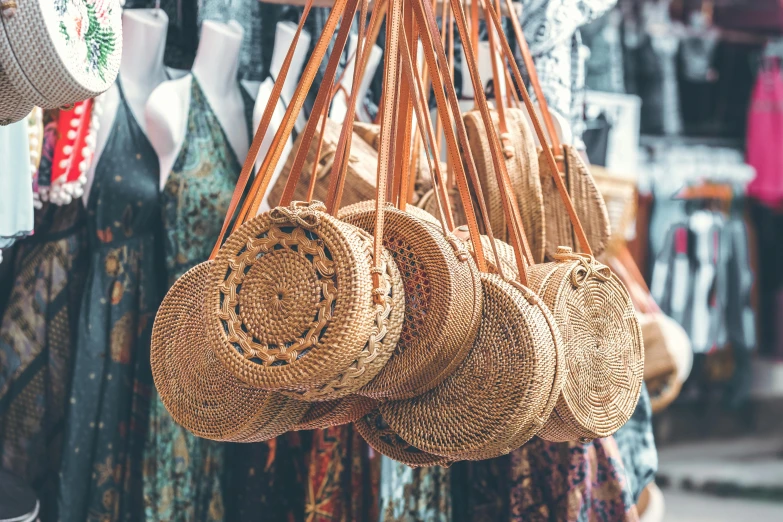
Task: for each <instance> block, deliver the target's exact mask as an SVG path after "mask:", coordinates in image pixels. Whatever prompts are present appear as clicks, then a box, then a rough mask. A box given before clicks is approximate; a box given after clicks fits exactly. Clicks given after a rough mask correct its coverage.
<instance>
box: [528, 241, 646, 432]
mask: <svg viewBox="0 0 783 522" xmlns="http://www.w3.org/2000/svg"><path fill="white" fill-rule="evenodd" d="M555 257H556V261H555V262H553V263H546V264H542V265H535V266H533V267H531V269H530V271H529V276H528V277H529V278H528V283H529V285H530V288H532V289H533V290H534V291H535V292H537V294H538V295H539V296H541V299H543V301H544V303H546V305H547V306H548V307H549V309H550V310H551V311H552V314H553V315H554V317H555V320H556V321H557V325H558V326H559V327H560V333H561V334H562V336H563V341H564V347H565V358H566V365H567V367H568V375H567V377H566V382H565V385H564V386H563V392H562V394H561V396H560V399H559V400H558V403H557V406H556V407H555V411H554V412H553V413H552V416H551V417H550V419H549V421H547V423H546V424H545V425H544V428H543V429H542V430H541V432H540V433H539V434H538V435H539V437H541V438H543V439H545V440H549V441H553V442H566V441H574V440H591V439H594V438H598V437H607V436H609V435H611V434H612V433H614V432H615V431H617V430H618V429H619V428H620V427H621V426H622V425H623V424H625V423H626V421H628V419H630V418H631V415H632V414H633V411H634V408H635V407H636V402H637V401H638V400H639V393H640V392H641V387H642V375H643V372H644V343H643V341H642V333H641V328H640V327H639V322H638V320H637V319H636V313H635V311H634V308H633V304H632V303H631V299H630V297H629V296H628V292H627V290H626V289H625V286H623V284H622V283H621V282H620V280H619V279H618V278H617V276H615V275H614V274H613V273H612V272H611V270H609V268H608V267H606V266H604V265H602V264H600V263H598V262H596V261H594V260H593V259H592V258H591V257H590V256H586V255H583V254H573V253H572V252H571V249H570V248H568V247H561V248H560V250H559V251H558V252H557V253H556V254H555Z"/></svg>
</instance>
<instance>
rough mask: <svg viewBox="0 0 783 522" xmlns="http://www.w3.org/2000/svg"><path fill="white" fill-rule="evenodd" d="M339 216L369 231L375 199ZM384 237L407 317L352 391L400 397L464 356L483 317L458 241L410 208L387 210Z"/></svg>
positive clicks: (477, 287) (431, 382) (474, 274)
mask: <svg viewBox="0 0 783 522" xmlns="http://www.w3.org/2000/svg"><path fill="white" fill-rule="evenodd" d="M339 217H340V218H341V219H343V220H345V221H346V222H348V223H351V224H354V225H356V226H358V227H359V228H361V229H363V230H367V231H372V230H373V227H374V224H375V203H374V202H372V201H367V202H365V203H358V204H355V205H351V206H349V207H346V208H344V209H343V210H342V211H340V213H339ZM383 243H384V246H385V247H386V248H387V249H388V250H389V251H390V252H391V254H392V256H393V257H394V260H395V262H396V263H397V267H398V268H399V270H400V273H401V275H402V280H403V285H404V288H405V320H404V323H403V327H402V334H401V335H400V341H399V343H398V344H397V349H396V350H395V353H394V355H393V356H392V358H391V359H390V360H389V362H388V363H387V364H386V366H385V367H384V368H383V369H382V370H381V372H380V373H379V374H378V376H377V377H376V378H375V379H373V380H372V381H371V382H370V383H369V384H368V385H367V386H365V387H364V388H362V390H360V391H359V392H358V393H360V394H362V395H366V396H368V397H372V398H375V399H379V400H381V399H402V398H408V397H414V396H416V395H419V394H421V393H423V392H424V391H426V390H429V389H431V388H432V387H434V386H436V385H437V384H438V383H439V382H441V381H442V380H443V379H445V378H446V376H447V375H449V374H450V373H451V372H452V371H453V370H454V368H456V367H457V366H458V365H459V364H460V363H461V362H462V360H463V359H464V358H465V356H466V355H467V353H468V351H469V350H470V347H471V345H472V344H473V339H474V338H475V336H476V331H477V329H478V324H479V322H480V319H481V302H482V299H481V283H480V279H479V275H478V270H477V268H476V265H475V263H474V262H473V259H472V258H471V257H470V255H469V253H468V251H467V249H466V248H465V247H464V245H463V244H462V242H461V241H459V240H458V239H457V238H456V237H454V236H450V237H445V236H444V235H443V232H442V230H441V229H440V228H439V227H438V226H436V225H434V224H433V223H432V222H429V221H424V220H422V219H420V218H417V217H415V216H414V215H413V214H411V213H407V212H402V211H401V210H398V209H395V208H394V207H392V206H388V207H387V208H386V209H385V211H384V240H383Z"/></svg>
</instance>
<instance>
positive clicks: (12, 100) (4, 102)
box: [0, 42, 34, 125]
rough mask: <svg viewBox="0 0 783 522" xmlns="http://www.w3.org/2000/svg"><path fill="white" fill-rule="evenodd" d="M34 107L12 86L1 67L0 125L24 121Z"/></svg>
mask: <svg viewBox="0 0 783 522" xmlns="http://www.w3.org/2000/svg"><path fill="white" fill-rule="evenodd" d="M0 46H2V43H1V42H0ZM2 52H3V51H0V53H2ZM33 107H34V105H33V104H32V103H30V102H28V101H26V100H25V99H24V98H23V97H22V95H21V94H19V92H18V91H17V90H16V88H15V87H14V86H13V85H12V84H11V82H10V80H9V79H8V76H6V74H5V72H4V71H3V67H2V65H0V125H10V124H11V123H16V122H17V121H20V120H22V119H24V118H25V117H27V115H28V114H30V112H31V111H32V110H33Z"/></svg>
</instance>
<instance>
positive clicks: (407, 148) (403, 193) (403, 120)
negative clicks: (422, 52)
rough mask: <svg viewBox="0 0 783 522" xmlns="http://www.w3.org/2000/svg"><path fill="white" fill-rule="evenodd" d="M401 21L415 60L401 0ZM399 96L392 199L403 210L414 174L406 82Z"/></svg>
mask: <svg viewBox="0 0 783 522" xmlns="http://www.w3.org/2000/svg"><path fill="white" fill-rule="evenodd" d="M402 23H403V26H404V28H405V32H404V33H401V35H400V36H401V37H402V36H404V35H406V34H407V38H408V39H407V43H408V48H409V49H410V48H411V46H413V49H412V51H411V54H412V58H413V60H414V63H415V60H416V51H417V48H418V46H417V45H415V43H414V42H415V37H414V34H413V11H412V10H411V7H410V6H409V5H406V4H405V2H403V12H402ZM399 85H400V86H399V95H398V96H399V97H398V99H399V100H400V103H398V104H397V113H398V114H397V128H396V131H395V132H396V134H395V136H396V138H397V144H396V149H395V164H397V165H399V166H398V167H397V168H395V171H394V172H395V174H396V175H397V176H398V183H397V190H396V198H394V199H393V201H395V202H396V205H397V208H399V209H401V210H405V207H406V205H407V194H408V184H409V183H410V182H411V176H415V171H414V170H413V169H411V150H412V147H411V145H412V143H413V126H412V123H413V103H412V102H413V100H412V97H413V92H412V91H411V90H410V85H409V84H408V82H400V84H399Z"/></svg>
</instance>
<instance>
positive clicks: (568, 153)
mask: <svg viewBox="0 0 783 522" xmlns="http://www.w3.org/2000/svg"><path fill="white" fill-rule="evenodd" d="M563 149H564V151H565V159H564V161H565V178H564V180H565V185H566V188H567V189H568V194H569V195H570V196H571V201H572V202H573V204H574V209H575V210H576V214H577V216H579V221H581V223H582V226H583V227H584V231H585V234H586V235H587V240H588V241H589V243H590V247H591V248H592V249H593V255H594V256H599V255H601V253H603V251H604V249H605V248H606V245H607V243H608V242H609V236H610V235H611V230H610V225H609V213H608V211H607V209H606V203H605V202H604V198H603V196H602V195H601V192H600V191H599V190H598V187H597V186H596V183H595V180H594V179H593V176H592V174H591V173H590V169H589V168H588V167H587V165H585V163H584V161H583V160H582V157H581V156H580V155H579V152H578V151H577V150H576V149H575V148H573V147H571V146H569V145H563ZM539 170H540V176H541V188H542V191H543V195H544V209H545V217H544V219H545V224H546V232H545V235H546V258H547V259H548V260H552V259H554V257H553V256H554V255H555V253H557V249H558V247H560V246H568V247H571V248H572V249H574V250H577V249H578V246H579V245H577V244H576V241H575V239H574V233H573V231H574V227H573V225H572V224H571V220H570V219H569V217H568V212H567V211H566V208H565V204H564V203H563V200H562V198H561V197H560V193H559V192H558V190H557V186H556V185H555V181H554V180H553V179H552V174H551V173H550V168H549V166H548V163H547V161H546V160H545V159H544V151H540V152H539Z"/></svg>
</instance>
